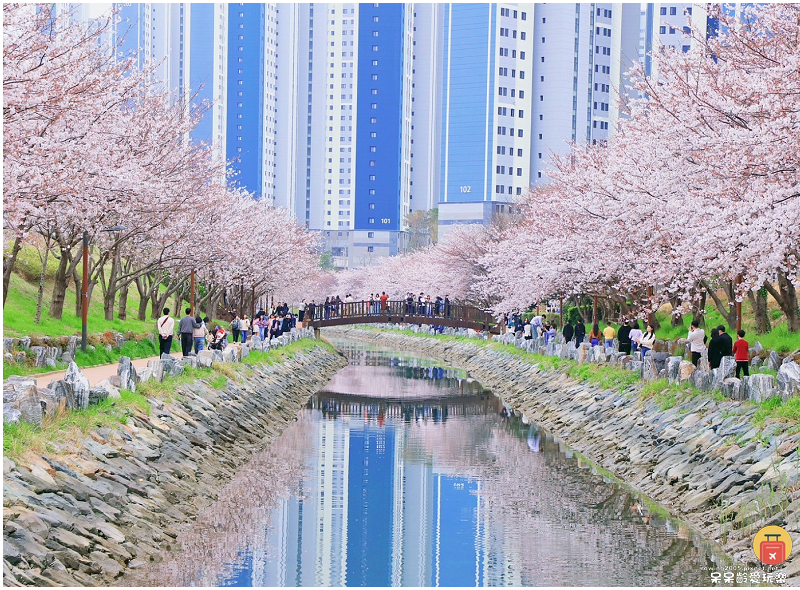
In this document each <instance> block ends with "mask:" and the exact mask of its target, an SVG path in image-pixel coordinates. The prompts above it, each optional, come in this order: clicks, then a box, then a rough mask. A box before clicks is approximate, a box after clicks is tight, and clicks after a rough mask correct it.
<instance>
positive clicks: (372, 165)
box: [369, 160, 375, 168]
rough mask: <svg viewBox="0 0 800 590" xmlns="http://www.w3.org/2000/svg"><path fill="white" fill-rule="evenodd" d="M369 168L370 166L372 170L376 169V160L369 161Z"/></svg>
mask: <svg viewBox="0 0 800 590" xmlns="http://www.w3.org/2000/svg"><path fill="white" fill-rule="evenodd" d="M369 166H370V168H374V167H375V160H370V161H369Z"/></svg>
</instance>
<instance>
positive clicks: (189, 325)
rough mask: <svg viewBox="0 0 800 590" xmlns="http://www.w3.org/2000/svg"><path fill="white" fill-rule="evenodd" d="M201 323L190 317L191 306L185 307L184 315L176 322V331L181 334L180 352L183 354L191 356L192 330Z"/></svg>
mask: <svg viewBox="0 0 800 590" xmlns="http://www.w3.org/2000/svg"><path fill="white" fill-rule="evenodd" d="M200 326H201V324H198V323H197V322H196V321H194V318H193V317H192V308H191V307H187V308H186V315H185V316H183V317H182V318H181V321H180V323H179V324H178V332H179V333H180V335H181V352H183V356H191V354H192V344H193V343H194V330H195V328H199V327H200Z"/></svg>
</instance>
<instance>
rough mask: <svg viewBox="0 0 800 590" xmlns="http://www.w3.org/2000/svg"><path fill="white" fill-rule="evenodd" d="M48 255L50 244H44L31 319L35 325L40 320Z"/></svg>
mask: <svg viewBox="0 0 800 590" xmlns="http://www.w3.org/2000/svg"><path fill="white" fill-rule="evenodd" d="M49 255H50V244H49V240H48V243H47V244H45V248H44V258H42V272H41V273H39V290H38V291H37V293H36V317H35V318H34V319H33V321H34V322H35V323H37V324H38V323H39V322H40V321H41V320H42V297H43V296H44V279H45V277H46V276H47V258H48V256H49Z"/></svg>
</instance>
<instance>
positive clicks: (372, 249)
mask: <svg viewBox="0 0 800 590" xmlns="http://www.w3.org/2000/svg"><path fill="white" fill-rule="evenodd" d="M374 251H375V246H367V252H374Z"/></svg>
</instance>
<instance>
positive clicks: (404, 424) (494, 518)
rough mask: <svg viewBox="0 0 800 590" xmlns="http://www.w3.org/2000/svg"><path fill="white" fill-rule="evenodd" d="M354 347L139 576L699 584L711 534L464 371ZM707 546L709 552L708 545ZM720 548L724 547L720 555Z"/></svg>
mask: <svg viewBox="0 0 800 590" xmlns="http://www.w3.org/2000/svg"><path fill="white" fill-rule="evenodd" d="M346 352H347V354H348V356H350V358H351V362H353V363H358V364H357V365H355V364H354V365H351V366H349V367H347V368H345V369H344V370H342V371H341V372H340V373H339V374H337V376H336V377H335V378H334V379H332V380H331V382H330V383H329V384H328V385H327V386H326V387H325V388H323V389H322V390H321V391H320V392H318V393H317V394H316V395H315V396H313V397H312V398H311V399H310V400H309V402H308V404H307V406H306V409H305V410H304V411H303V413H302V414H301V416H300V417H299V420H298V421H297V422H296V423H294V424H292V425H291V426H289V427H288V428H287V430H286V431H285V432H284V434H283V435H281V436H280V437H279V438H278V439H276V440H275V441H274V442H273V443H272V444H271V445H270V447H268V448H267V449H266V450H265V451H264V452H263V453H261V454H259V455H258V456H256V457H255V458H254V459H253V460H252V461H251V462H250V463H248V464H247V465H246V466H245V467H244V468H243V469H241V470H240V471H239V472H238V473H237V474H236V476H235V478H234V480H233V481H232V482H231V483H230V484H229V485H228V486H227V487H226V488H225V489H224V490H223V491H222V493H221V494H220V500H219V501H218V502H217V503H215V504H214V505H213V506H210V507H209V508H208V509H207V510H206V511H204V512H203V514H202V515H201V517H200V518H198V521H197V522H196V523H195V524H194V525H193V526H192V527H191V528H190V529H188V530H187V531H186V532H185V533H184V534H182V535H180V536H179V537H178V539H177V542H176V546H175V547H174V548H173V549H174V551H173V552H172V553H173V558H171V559H165V561H164V562H163V563H161V564H158V565H155V566H151V567H148V568H147V569H146V570H145V571H143V572H141V573H139V574H137V575H136V576H135V577H131V578H130V579H128V580H126V582H128V583H133V584H137V585H139V584H141V585H152V584H157V585H167V586H169V585H181V586H184V585H197V584H202V585H219V584H223V585H225V584H227V585H234V584H236V585H241V584H245V585H265V586H276V585H289V586H295V585H305V586H312V585H317V586H340V585H373V586H387V585H410V586H429V585H437V584H438V585H458V586H464V585H475V584H477V585H553V586H559V585H603V586H606V585H627V586H639V585H690V584H693V585H705V584H707V583H708V580H709V577H708V570H703V569H701V568H703V567H706V568H711V569H717V567H716V566H714V565H713V563H712V559H715V557H712V552H716V549H715V547H714V546H712V545H710V544H707V543H703V542H698V540H697V539H695V538H694V537H693V535H692V534H690V533H689V531H688V530H687V529H686V528H685V527H683V525H681V524H680V523H678V522H677V521H674V520H668V519H666V518H664V516H662V515H659V514H651V513H650V512H649V510H648V509H647V508H645V507H644V506H643V505H642V503H641V502H640V501H639V500H638V499H637V498H635V497H634V496H632V495H631V494H629V493H628V492H627V491H626V490H624V489H623V488H621V487H619V486H617V485H615V484H613V483H610V482H607V481H604V478H603V476H602V475H600V474H597V473H595V472H593V470H592V469H591V468H590V466H589V465H586V464H585V463H584V462H583V461H581V460H580V459H578V458H575V457H573V456H572V453H571V452H570V451H569V449H567V448H565V447H564V446H563V445H562V444H560V443H559V442H558V441H557V440H555V439H554V438H553V437H552V436H551V435H549V434H548V433H546V432H545V431H543V430H542V429H540V428H539V427H538V426H537V425H531V424H527V423H526V422H525V421H524V420H523V419H522V417H521V416H519V415H514V414H513V412H510V413H509V412H506V413H507V418H504V417H501V413H502V412H503V410H504V407H503V405H502V402H501V400H500V399H499V398H498V397H496V396H494V395H492V394H491V393H489V392H488V391H486V390H484V389H483V388H482V387H481V385H480V384H479V383H477V382H475V381H473V380H471V379H469V378H468V377H467V375H466V374H464V373H463V372H460V371H456V370H453V369H449V368H446V367H442V366H440V365H437V364H436V363H434V362H432V361H430V360H426V359H415V358H407V357H406V358H401V357H398V356H397V355H392V354H389V353H386V352H383V351H375V350H366V349H364V348H363V347H350V348H349V349H347V350H346ZM714 555H717V554H716V553H714ZM717 557H718V555H717Z"/></svg>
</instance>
